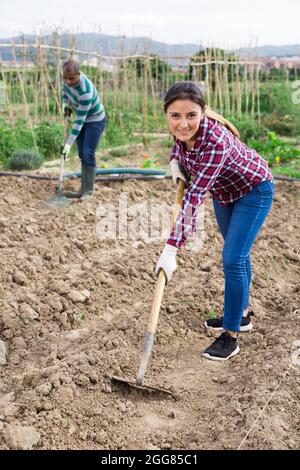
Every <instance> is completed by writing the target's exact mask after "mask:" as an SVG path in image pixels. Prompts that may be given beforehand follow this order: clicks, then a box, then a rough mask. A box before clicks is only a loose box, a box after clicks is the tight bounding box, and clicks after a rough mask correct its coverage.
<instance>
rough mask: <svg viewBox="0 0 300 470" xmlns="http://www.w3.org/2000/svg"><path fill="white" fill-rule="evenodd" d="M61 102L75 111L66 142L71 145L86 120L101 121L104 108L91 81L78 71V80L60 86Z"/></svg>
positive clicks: (103, 116)
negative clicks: (75, 82)
mask: <svg viewBox="0 0 300 470" xmlns="http://www.w3.org/2000/svg"><path fill="white" fill-rule="evenodd" d="M62 102H63V103H65V104H67V105H68V106H70V107H71V108H72V109H73V110H74V111H75V120H74V123H73V127H72V130H71V133H70V135H69V137H68V139H67V142H66V143H67V144H69V145H72V144H73V143H74V141H75V140H76V138H77V136H78V134H79V132H80V131H81V129H82V126H83V125H84V124H85V123H86V122H95V121H102V119H104V118H105V110H104V106H103V104H102V103H101V102H100V99H99V95H98V93H97V90H96V88H95V86H94V85H93V83H92V82H91V81H90V80H89V79H88V78H87V77H86V76H85V75H84V74H83V73H82V72H80V78H79V82H78V83H77V84H76V85H74V86H72V87H69V86H68V85H67V84H66V83H64V84H63V88H62Z"/></svg>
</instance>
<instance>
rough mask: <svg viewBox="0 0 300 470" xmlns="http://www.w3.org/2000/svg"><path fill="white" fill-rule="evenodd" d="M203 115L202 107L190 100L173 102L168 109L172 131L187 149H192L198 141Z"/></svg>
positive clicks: (168, 118)
mask: <svg viewBox="0 0 300 470" xmlns="http://www.w3.org/2000/svg"><path fill="white" fill-rule="evenodd" d="M202 114H203V113H202V109H201V106H200V105H199V104H197V103H194V101H190V100H176V101H173V103H171V104H170V105H169V107H168V109H167V120H168V124H169V128H170V131H171V132H172V134H173V135H174V136H175V137H176V139H178V140H180V141H181V142H185V143H186V145H187V147H191V146H192V145H193V144H194V142H195V140H196V133H197V130H198V128H199V125H200V121H201V118H202Z"/></svg>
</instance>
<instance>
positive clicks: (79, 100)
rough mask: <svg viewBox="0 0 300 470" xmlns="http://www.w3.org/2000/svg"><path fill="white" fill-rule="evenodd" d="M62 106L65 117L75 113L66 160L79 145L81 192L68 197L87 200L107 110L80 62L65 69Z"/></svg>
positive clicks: (92, 182)
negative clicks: (73, 146) (73, 145)
mask: <svg viewBox="0 0 300 470" xmlns="http://www.w3.org/2000/svg"><path fill="white" fill-rule="evenodd" d="M63 80H64V84H63V88H62V106H63V111H64V115H65V117H66V116H68V115H70V114H71V112H72V111H74V112H75V119H74V123H73V126H72V130H71V133H70V135H69V137H68V138H67V141H66V143H65V146H64V149H63V153H64V155H65V156H66V157H67V155H68V153H69V151H70V149H71V146H72V144H73V143H74V142H75V141H76V144H77V148H78V154H79V158H80V160H81V188H80V190H79V192H76V193H67V194H66V196H69V197H75V198H81V199H85V198H86V197H89V196H90V195H91V194H92V193H93V189H94V183H95V178H96V158H95V152H96V147H97V145H98V143H99V140H100V137H101V134H102V133H103V131H104V129H105V125H106V117H105V110H104V106H103V104H102V103H101V102H100V99H99V95H98V93H97V90H96V88H95V86H94V85H93V83H92V82H91V81H90V80H89V79H88V78H87V77H86V76H85V75H84V74H83V73H82V72H80V68H79V65H78V63H77V62H75V61H74V60H68V61H67V62H65V64H64V65H63Z"/></svg>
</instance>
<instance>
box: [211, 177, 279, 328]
mask: <svg viewBox="0 0 300 470" xmlns="http://www.w3.org/2000/svg"><path fill="white" fill-rule="evenodd" d="M273 196H274V183H273V182H272V181H264V182H262V183H260V184H258V185H257V186H255V187H254V188H253V189H252V191H250V192H249V193H248V194H245V196H242V197H241V198H240V199H238V200H237V201H236V202H235V203H232V204H228V205H226V206H221V205H220V204H219V202H218V201H217V200H213V205H214V210H215V214H216V219H217V222H218V225H219V228H220V231H221V233H222V236H223V238H224V247H223V252H222V260H223V271H224V276H225V293H224V321H223V328H224V330H230V331H240V323H241V319H242V315H243V310H244V309H245V308H247V307H248V306H249V292H250V284H251V278H252V272H251V260H250V250H251V247H252V245H253V243H254V241H255V239H256V236H257V234H258V232H259V230H260V228H261V227H262V225H263V223H264V221H265V219H266V217H267V215H268V212H269V210H270V208H271V206H272V201H273Z"/></svg>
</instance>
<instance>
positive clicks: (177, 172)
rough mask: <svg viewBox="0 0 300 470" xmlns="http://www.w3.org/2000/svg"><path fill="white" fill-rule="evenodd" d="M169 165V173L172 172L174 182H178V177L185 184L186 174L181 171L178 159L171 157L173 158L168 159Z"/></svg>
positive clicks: (186, 181) (186, 182) (186, 183)
mask: <svg viewBox="0 0 300 470" xmlns="http://www.w3.org/2000/svg"><path fill="white" fill-rule="evenodd" d="M170 167H171V173H172V179H173V183H174V184H176V185H177V184H178V178H179V179H181V180H182V181H184V183H185V185H186V186H187V185H188V180H187V178H186V176H185V175H184V174H183V173H182V171H181V169H180V166H179V163H178V160H176V159H175V158H173V160H171V161H170Z"/></svg>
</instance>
